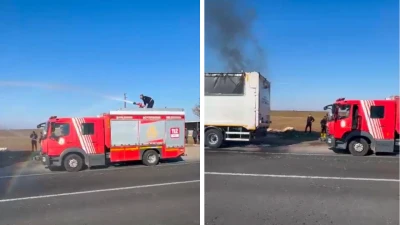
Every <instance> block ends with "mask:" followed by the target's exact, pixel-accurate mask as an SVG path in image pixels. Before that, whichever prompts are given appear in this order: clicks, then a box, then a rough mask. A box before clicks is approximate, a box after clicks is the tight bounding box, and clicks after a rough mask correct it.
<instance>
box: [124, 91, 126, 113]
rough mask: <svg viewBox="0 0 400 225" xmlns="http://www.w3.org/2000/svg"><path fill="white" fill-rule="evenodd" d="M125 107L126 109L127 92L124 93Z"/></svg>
mask: <svg viewBox="0 0 400 225" xmlns="http://www.w3.org/2000/svg"><path fill="white" fill-rule="evenodd" d="M124 100H125V101H124V108H125V109H126V93H124Z"/></svg>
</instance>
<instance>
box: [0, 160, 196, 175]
mask: <svg viewBox="0 0 400 225" xmlns="http://www.w3.org/2000/svg"><path fill="white" fill-rule="evenodd" d="M199 163H200V162H190V163H187V162H175V163H165V164H162V165H158V166H157V167H170V166H183V165H190V164H199ZM142 168H154V167H149V166H125V167H122V168H109V169H94V170H84V171H80V172H79V173H94V172H109V171H110V172H111V171H118V170H128V169H142ZM59 174H71V173H70V172H65V171H63V172H46V173H31V174H20V175H9V176H0V179H9V178H20V177H34V176H46V175H59Z"/></svg>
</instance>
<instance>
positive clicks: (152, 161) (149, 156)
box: [142, 150, 160, 166]
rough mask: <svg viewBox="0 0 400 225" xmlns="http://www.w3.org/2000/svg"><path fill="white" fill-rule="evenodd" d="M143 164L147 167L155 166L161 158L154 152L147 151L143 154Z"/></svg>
mask: <svg viewBox="0 0 400 225" xmlns="http://www.w3.org/2000/svg"><path fill="white" fill-rule="evenodd" d="M142 161H143V164H144V165H146V166H155V165H157V164H158V162H159V161H160V156H158V153H157V152H156V151H154V150H147V151H145V152H144V154H143V159H142Z"/></svg>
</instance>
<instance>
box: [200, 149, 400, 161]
mask: <svg viewBox="0 0 400 225" xmlns="http://www.w3.org/2000/svg"><path fill="white" fill-rule="evenodd" d="M329 151H330V150H329ZM205 152H206V153H207V152H211V153H235V154H267V155H268V154H269V155H306V156H330V157H355V156H353V155H351V154H336V153H329V152H327V153H296V152H261V151H252V150H249V151H246V150H244V151H243V150H234V149H230V150H223V151H218V150H206V151H205ZM365 157H373V158H387V159H391V158H400V155H392V156H391V155H386V156H382V155H370V156H365Z"/></svg>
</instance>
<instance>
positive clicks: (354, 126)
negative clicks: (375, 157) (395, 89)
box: [324, 96, 400, 156]
mask: <svg viewBox="0 0 400 225" xmlns="http://www.w3.org/2000/svg"><path fill="white" fill-rule="evenodd" d="M324 110H329V114H330V115H329V119H328V125H327V126H328V127H327V128H328V131H327V134H328V135H327V138H326V142H327V144H328V146H329V147H331V148H336V149H346V150H349V151H350V153H351V154H352V155H355V156H365V155H366V154H367V153H368V152H369V151H370V150H372V151H374V152H375V153H377V152H387V153H389V152H392V153H393V152H399V127H400V125H399V110H400V109H399V96H392V97H390V98H387V99H385V100H346V99H345V98H339V99H337V100H336V102H335V103H333V104H331V105H327V106H325V107H324Z"/></svg>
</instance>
